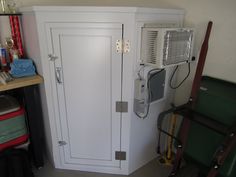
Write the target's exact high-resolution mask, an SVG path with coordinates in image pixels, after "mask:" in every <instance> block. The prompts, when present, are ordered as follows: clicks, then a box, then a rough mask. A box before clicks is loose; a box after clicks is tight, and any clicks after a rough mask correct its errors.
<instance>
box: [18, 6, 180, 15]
mask: <svg viewBox="0 0 236 177" xmlns="http://www.w3.org/2000/svg"><path fill="white" fill-rule="evenodd" d="M32 11H34V12H52V11H55V12H67V11H68V12H73V11H74V12H96V13H97V12H113V13H114V12H115V13H144V14H145V13H148V14H150V13H153V14H176V15H184V10H183V9H161V8H144V7H114V6H112V7H109V6H105V7H104V6H31V7H22V8H20V12H32Z"/></svg>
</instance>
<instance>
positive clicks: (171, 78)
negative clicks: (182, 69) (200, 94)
mask: <svg viewBox="0 0 236 177" xmlns="http://www.w3.org/2000/svg"><path fill="white" fill-rule="evenodd" d="M178 68H179V66H178V65H177V66H176V67H175V69H174V71H173V73H172V75H171V77H170V81H169V86H170V88H172V89H177V88H179V87H180V86H181V85H182V84H183V83H184V81H185V80H186V79H187V78H188V77H189V75H190V72H191V68H190V63H188V73H187V75H186V76H185V77H184V79H183V80H182V81H181V82H180V83H179V84H177V85H176V86H173V85H172V80H173V77H174V75H175V73H176V71H177V69H178Z"/></svg>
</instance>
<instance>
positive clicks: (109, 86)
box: [22, 7, 183, 174]
mask: <svg viewBox="0 0 236 177" xmlns="http://www.w3.org/2000/svg"><path fill="white" fill-rule="evenodd" d="M22 12H23V17H22V21H23V22H22V24H23V28H24V30H23V31H24V37H25V44H26V47H25V48H26V50H27V54H28V56H30V57H31V58H33V59H34V61H35V63H36V65H37V68H38V72H39V74H41V75H43V76H44V85H43V86H42V87H41V95H42V102H43V112H44V119H45V120H44V124H45V134H46V140H47V148H48V155H49V157H50V158H51V161H52V162H53V163H54V165H55V167H56V168H62V169H76V170H85V171H95V172H105V173H116V174H129V173H131V172H133V171H134V170H136V169H137V168H139V167H140V166H142V165H144V164H145V163H147V162H148V161H150V160H151V159H152V158H154V157H155V155H156V154H155V145H154V144H153V143H154V142H153V141H154V139H155V137H156V128H155V123H156V117H157V115H158V113H159V112H161V111H163V109H164V108H165V105H167V104H168V103H169V101H171V99H172V97H171V92H170V91H168V89H167V90H166V91H167V92H168V93H170V96H168V95H167V96H166V99H164V100H163V101H162V102H159V103H156V104H153V105H151V108H152V107H153V108H152V110H153V111H151V112H150V116H149V118H148V119H147V120H141V119H138V118H137V117H136V116H135V115H134V113H133V109H132V107H133V90H134V88H133V87H134V86H133V82H134V79H135V70H136V69H135V68H136V65H137V62H138V61H139V55H140V49H139V48H140V34H141V32H140V31H141V27H142V26H143V25H144V24H145V23H159V24H164V23H168V24H169V25H170V26H171V25H174V26H180V25H181V24H182V19H183V11H182V10H163V9H146V8H132V7H126V8H122V7H30V8H23V9H22ZM122 40H123V41H124V40H129V41H130V52H128V53H123V52H119V51H117V50H118V48H117V47H121V48H122V45H120V44H119V43H118V41H122ZM119 45H120V46H119ZM117 102H127V104H128V110H127V111H125V112H119V111H117V107H116V104H117ZM152 145H153V146H152ZM147 147H152V148H153V149H148V148H147ZM119 152H125V156H126V157H125V159H122V160H121V159H119V158H117V157H116V155H117V153H119ZM123 155H124V154H123Z"/></svg>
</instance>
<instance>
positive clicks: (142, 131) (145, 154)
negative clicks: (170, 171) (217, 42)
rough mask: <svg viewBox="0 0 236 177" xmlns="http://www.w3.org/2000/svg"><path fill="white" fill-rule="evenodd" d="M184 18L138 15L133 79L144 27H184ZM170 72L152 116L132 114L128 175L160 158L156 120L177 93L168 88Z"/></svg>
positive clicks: (165, 14)
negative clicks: (142, 117) (161, 96)
mask: <svg viewBox="0 0 236 177" xmlns="http://www.w3.org/2000/svg"><path fill="white" fill-rule="evenodd" d="M183 17H184V16H183V15H180V14H168V13H160V14H158V13H157V14H154V13H153V14H148V13H146V14H142V13H139V14H137V15H136V29H135V31H134V35H135V37H134V38H135V41H134V43H135V54H134V60H136V61H135V67H134V74H133V75H134V78H133V79H134V80H135V79H136V78H137V71H138V70H139V63H140V62H141V61H140V49H141V28H142V27H143V26H144V24H153V25H159V24H160V25H165V24H167V25H169V27H171V26H173V27H181V26H182V24H183ZM171 72H172V68H168V69H167V70H166V79H165V93H164V98H163V99H161V100H159V101H157V102H154V103H152V104H151V105H150V110H149V116H148V117H147V118H146V119H140V118H138V117H137V116H136V115H135V114H134V113H132V116H131V128H130V151H129V152H130V155H129V158H130V161H129V173H132V172H133V171H135V170H136V169H138V168H140V167H142V166H143V165H145V164H146V163H148V162H149V161H151V160H152V159H154V158H155V157H157V153H156V146H157V125H156V124H157V117H158V115H159V114H160V113H161V112H162V111H164V110H166V109H167V108H168V107H169V106H170V103H171V102H172V101H173V98H174V92H175V91H174V90H171V89H170V88H168V81H169V76H170V74H171ZM133 83H134V81H133ZM134 89H135V88H134ZM133 93H134V92H133ZM130 107H132V105H131V106H130Z"/></svg>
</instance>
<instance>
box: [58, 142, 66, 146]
mask: <svg viewBox="0 0 236 177" xmlns="http://www.w3.org/2000/svg"><path fill="white" fill-rule="evenodd" d="M58 144H59V146H65V145H66V144H67V143H66V142H65V141H58Z"/></svg>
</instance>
